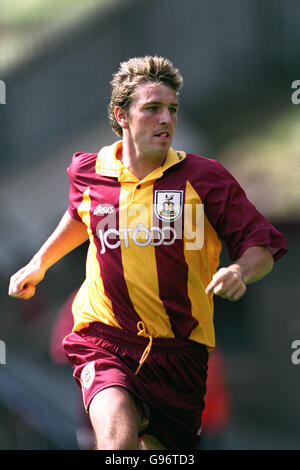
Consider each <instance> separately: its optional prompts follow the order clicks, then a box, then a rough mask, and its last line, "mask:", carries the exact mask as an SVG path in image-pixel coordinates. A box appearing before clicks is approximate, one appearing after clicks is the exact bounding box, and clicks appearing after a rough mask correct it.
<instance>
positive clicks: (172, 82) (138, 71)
mask: <svg viewBox="0 0 300 470" xmlns="http://www.w3.org/2000/svg"><path fill="white" fill-rule="evenodd" d="M147 82H162V83H164V84H166V85H167V86H169V87H170V88H172V89H173V90H175V91H176V93H178V92H179V89H180V88H181V87H182V85H183V78H182V75H181V74H180V72H179V70H178V69H177V68H175V67H174V66H173V64H172V62H170V61H169V60H168V59H165V58H164V57H158V56H145V57H133V58H132V59H129V60H128V61H126V62H121V64H120V67H119V70H118V71H117V72H116V73H115V74H114V75H113V79H112V81H111V82H110V84H111V87H112V92H111V100H110V103H109V106H108V118H109V121H110V125H111V127H112V130H113V131H114V132H115V133H116V134H117V135H118V136H120V137H122V135H123V131H122V128H121V126H120V125H119V123H118V121H117V120H116V117H115V113H114V111H115V107H116V106H120V107H121V108H123V109H124V110H128V109H129V107H130V105H131V102H132V99H133V95H134V92H135V90H136V89H137V87H138V86H139V85H142V84H144V83H147Z"/></svg>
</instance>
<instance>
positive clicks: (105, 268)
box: [90, 176, 140, 333]
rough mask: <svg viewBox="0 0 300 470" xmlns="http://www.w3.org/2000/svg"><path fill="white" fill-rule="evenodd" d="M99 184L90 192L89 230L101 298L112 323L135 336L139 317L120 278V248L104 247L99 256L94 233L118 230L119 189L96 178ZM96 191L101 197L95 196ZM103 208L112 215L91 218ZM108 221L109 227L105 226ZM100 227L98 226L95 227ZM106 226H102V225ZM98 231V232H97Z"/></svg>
mask: <svg viewBox="0 0 300 470" xmlns="http://www.w3.org/2000/svg"><path fill="white" fill-rule="evenodd" d="M100 178H101V183H100V182H99V183H100V184H99V183H98V184H99V186H98V184H96V185H93V187H92V188H91V204H92V206H91V211H90V214H91V229H92V231H93V235H94V242H95V245H96V247H97V259H98V262H99V265H100V270H101V278H102V282H103V286H104V292H105V295H106V296H107V297H108V298H109V299H110V300H111V302H112V308H113V313H114V315H115V318H116V320H117V321H118V322H119V324H120V325H121V326H122V328H125V329H127V330H128V331H132V332H134V333H136V332H137V326H136V324H137V322H138V321H139V320H140V317H139V316H138V314H137V313H136V311H135V309H134V306H133V304H132V302H131V300H130V297H129V293H128V289H127V285H126V281H125V278H124V271H123V265H122V255H121V245H120V246H118V247H117V248H108V247H107V246H105V252H104V253H102V254H100V252H101V250H103V243H101V241H100V238H99V236H98V235H97V233H98V234H99V233H100V230H102V234H103V233H104V232H105V231H107V229H108V228H110V229H114V230H117V231H118V230H119V196H120V191H121V186H120V183H119V182H118V180H116V179H115V178H114V179H113V181H112V179H111V178H108V177H103V176H101V177H100V176H99V179H100ZM99 191H101V193H100V194H99ZM99 204H100V205H101V208H103V207H111V206H113V207H114V212H113V214H109V215H107V214H103V215H100V214H99V211H98V215H94V211H95V209H96V207H97V206H98V205H99ZM108 221H109V225H108V224H107V222H108ZM99 224H100V225H99ZM105 224H106V225H105ZM97 227H98V230H97ZM118 240H119V236H117V237H116V238H114V237H113V234H112V235H111V236H110V237H109V238H108V239H107V241H108V243H110V244H111V245H113V246H114V245H116V244H118Z"/></svg>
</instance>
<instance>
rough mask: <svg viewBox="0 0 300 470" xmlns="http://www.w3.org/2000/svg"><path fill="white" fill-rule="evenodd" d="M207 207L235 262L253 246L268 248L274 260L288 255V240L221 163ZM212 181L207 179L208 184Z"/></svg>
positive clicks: (205, 206) (208, 197)
mask: <svg viewBox="0 0 300 470" xmlns="http://www.w3.org/2000/svg"><path fill="white" fill-rule="evenodd" d="M214 164H215V168H214V170H213V171H212V173H214V174H211V176H213V178H212V179H214V182H213V181H211V186H210V190H209V192H208V194H207V201H206V203H205V205H204V208H205V210H206V209H207V215H208V218H209V220H210V221H212V223H213V226H214V228H215V230H216V231H217V233H218V234H219V236H220V238H221V239H222V240H224V242H225V243H226V246H227V248H228V252H229V256H230V258H231V260H236V259H238V258H240V257H241V256H242V254H243V253H244V252H245V251H246V250H247V249H248V248H250V247H253V246H261V245H266V246H267V247H268V248H269V250H270V252H271V254H272V256H273V259H274V261H276V260H278V259H279V258H280V257H281V256H283V255H284V254H285V253H286V252H287V246H286V239H285V237H284V236H283V234H282V233H280V232H279V231H278V230H277V229H276V228H275V227H274V226H273V225H272V224H271V223H270V222H269V221H268V220H267V219H266V218H265V217H264V216H263V215H262V214H261V213H260V212H259V211H258V210H257V209H256V207H255V206H254V204H253V203H252V202H250V201H249V200H248V198H247V196H246V193H245V191H244V190H243V189H242V187H241V186H240V184H239V183H238V182H237V181H236V180H235V178H234V177H233V176H232V175H231V174H230V173H229V172H228V171H227V170H226V169H225V168H224V167H223V166H222V165H221V164H219V163H218V162H216V161H214ZM209 180H210V178H208V181H209Z"/></svg>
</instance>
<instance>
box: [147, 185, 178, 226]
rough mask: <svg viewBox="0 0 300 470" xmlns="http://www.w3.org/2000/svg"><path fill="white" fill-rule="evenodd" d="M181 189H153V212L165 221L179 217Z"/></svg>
mask: <svg viewBox="0 0 300 470" xmlns="http://www.w3.org/2000/svg"><path fill="white" fill-rule="evenodd" d="M182 202H183V191H162V190H158V191H155V194H154V212H155V214H156V216H157V217H158V218H159V219H160V220H163V221H165V222H172V221H174V220H177V219H179V217H180V216H181V214H182Z"/></svg>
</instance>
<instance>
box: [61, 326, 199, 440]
mask: <svg viewBox="0 0 300 470" xmlns="http://www.w3.org/2000/svg"><path fill="white" fill-rule="evenodd" d="M148 343H149V339H148V338H144V337H142V336H137V335H135V334H133V333H128V332H125V331H124V330H121V329H119V328H114V327H111V326H108V325H104V324H102V323H97V322H96V323H92V324H90V326H89V327H87V328H84V329H83V330H81V331H79V332H72V333H71V334H70V335H68V336H67V337H66V338H65V339H64V341H63V347H64V350H65V353H66V355H67V357H68V359H69V361H70V363H71V364H72V366H73V368H74V378H75V380H76V382H77V384H78V385H79V386H80V387H81V389H82V394H83V401H84V405H85V409H86V411H88V408H89V404H90V402H91V400H92V399H93V397H94V396H95V395H96V394H97V393H98V392H99V391H100V390H103V389H105V388H107V387H110V386H114V385H119V386H122V387H125V388H126V389H127V390H129V391H131V392H132V393H133V394H134V395H135V396H136V397H137V398H138V399H139V400H140V401H141V402H142V403H143V404H144V405H146V406H147V409H148V411H149V426H148V427H147V429H146V430H145V431H144V432H143V434H152V435H153V436H155V437H156V438H157V439H158V440H159V441H160V442H161V443H162V444H163V445H164V446H165V447H166V448H168V449H197V448H198V443H199V435H200V428H201V415H202V411H203V408H204V395H205V391H206V378H207V362H208V350H207V347H206V346H204V345H202V344H199V343H196V342H194V341H190V340H188V339H185V338H175V339H173V338H170V339H169V338H153V343H152V347H151V350H150V353H149V355H148V357H147V359H146V361H145V362H144V363H143V365H142V367H141V369H140V371H139V372H138V374H137V375H135V372H136V370H137V368H138V365H139V360H140V358H141V356H142V354H143V352H144V350H145V348H146V346H147V345H148Z"/></svg>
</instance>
